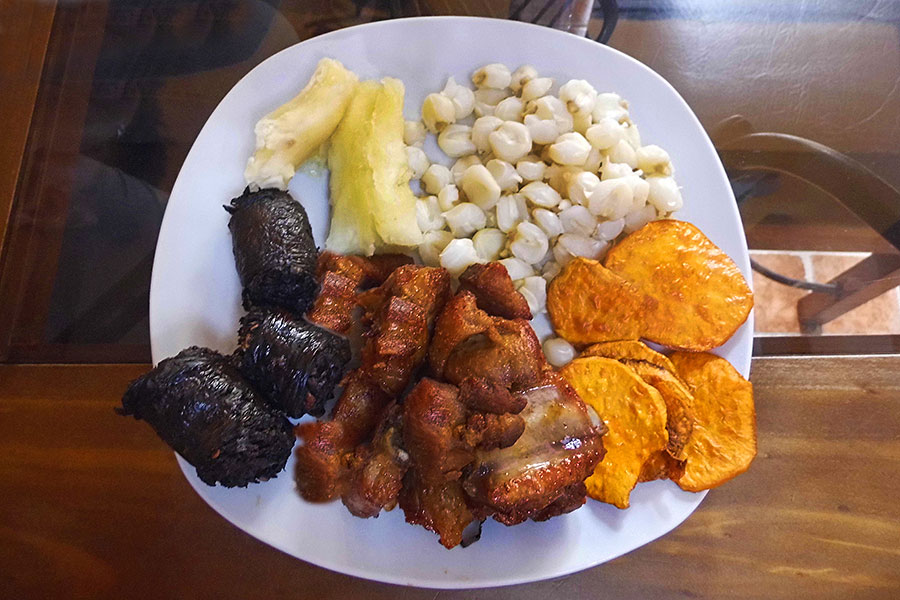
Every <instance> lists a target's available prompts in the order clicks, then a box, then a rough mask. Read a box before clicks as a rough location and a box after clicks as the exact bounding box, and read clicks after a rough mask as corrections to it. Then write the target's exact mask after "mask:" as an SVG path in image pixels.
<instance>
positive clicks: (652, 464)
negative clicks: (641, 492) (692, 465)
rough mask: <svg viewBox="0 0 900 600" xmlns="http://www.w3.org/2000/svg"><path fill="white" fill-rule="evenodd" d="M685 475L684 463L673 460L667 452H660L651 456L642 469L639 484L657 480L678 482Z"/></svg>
mask: <svg viewBox="0 0 900 600" xmlns="http://www.w3.org/2000/svg"><path fill="white" fill-rule="evenodd" d="M683 473H684V461H683V460H678V459H675V458H672V455H671V454H669V453H668V452H666V451H665V450H660V451H659V452H656V453H654V454H653V456H651V457H650V458H649V459H648V460H647V462H645V463H644V466H643V467H642V468H641V474H640V475H639V476H638V483H642V482H644V481H655V480H657V479H673V480H677V479H678V478H679V477H681V475H682V474H683Z"/></svg>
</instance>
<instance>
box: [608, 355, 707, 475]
mask: <svg viewBox="0 0 900 600" xmlns="http://www.w3.org/2000/svg"><path fill="white" fill-rule="evenodd" d="M623 363H624V364H625V365H626V366H628V367H630V368H631V369H632V370H633V371H634V372H635V373H636V374H637V375H638V377H640V378H641V379H643V380H644V383H646V384H648V385H651V386H653V387H654V388H656V391H658V392H659V395H660V396H662V399H663V401H664V402H665V403H666V432H667V433H668V435H669V442H668V444H666V452H668V453H669V454H670V455H671V456H672V458H676V459H683V458H684V447H685V446H686V445H687V443H688V441H689V440H690V439H691V432H692V431H693V429H694V412H693V408H692V407H693V404H694V397H693V396H692V395H691V392H690V390H689V389H688V387H687V386H686V385H685V384H684V383H683V382H682V381H681V380H679V379H678V377H676V376H675V375H673V374H672V373H670V372H669V371H666V370H665V369H662V368H660V367H657V366H656V365H651V364H650V363H648V362H644V361H638V360H626V361H623Z"/></svg>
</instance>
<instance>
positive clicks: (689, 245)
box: [604, 219, 753, 352]
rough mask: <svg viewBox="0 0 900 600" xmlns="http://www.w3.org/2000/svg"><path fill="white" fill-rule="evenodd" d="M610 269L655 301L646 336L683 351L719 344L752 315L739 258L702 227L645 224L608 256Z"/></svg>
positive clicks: (679, 223)
mask: <svg viewBox="0 0 900 600" xmlns="http://www.w3.org/2000/svg"><path fill="white" fill-rule="evenodd" d="M604 265H605V266H606V268H607V269H609V270H610V271H613V272H614V273H616V274H618V275H620V276H621V277H623V278H624V279H626V280H628V281H629V282H631V283H632V284H634V285H635V286H636V287H637V288H638V289H640V290H641V291H642V292H643V293H646V294H647V295H649V296H650V297H651V298H653V299H654V300H656V301H657V302H656V304H655V310H652V311H648V312H646V313H645V323H644V326H643V330H642V332H641V333H642V337H644V338H646V339H648V340H651V341H654V342H657V343H659V344H662V345H664V346H669V347H671V348H678V349H681V350H691V351H694V352H700V351H704V350H710V349H712V348H715V347H716V346H720V345H722V344H723V343H725V341H726V340H728V338H730V337H731V336H732V335H733V334H734V332H735V331H736V330H737V328H738V327H740V325H741V323H743V322H744V321H745V320H746V319H747V315H749V314H750V309H751V308H752V307H753V293H752V292H751V291H750V287H749V286H748V285H747V282H746V280H745V279H744V276H743V275H742V274H741V272H740V270H739V269H738V268H737V266H736V265H735V264H734V262H733V261H732V260H731V259H730V258H729V257H728V255H727V254H725V253H724V252H723V251H722V250H720V249H719V248H718V246H716V245H715V244H713V243H712V242H711V241H710V240H709V238H707V237H706V236H705V235H704V234H703V232H701V231H700V230H699V229H697V227H695V226H694V225H692V224H690V223H686V222H684V221H675V220H672V219H663V220H661V221H653V222H651V223H648V224H647V225H644V226H643V227H641V228H640V229H638V230H637V231H635V232H634V233H632V234H631V235H629V236H628V237H626V238H625V239H624V240H622V241H621V242H620V243H619V244H617V245H616V246H615V247H613V248H612V249H611V250H610V251H609V253H608V254H607V256H606V260H605V261H604Z"/></svg>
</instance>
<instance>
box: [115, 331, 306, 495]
mask: <svg viewBox="0 0 900 600" xmlns="http://www.w3.org/2000/svg"><path fill="white" fill-rule="evenodd" d="M118 412H119V413H120V414H122V415H131V416H133V417H134V418H136V419H140V420H143V421H146V422H147V423H149V424H150V426H151V427H153V429H155V430H156V433H157V434H158V435H159V437H161V438H162V440H163V441H164V442H166V443H167V444H168V445H169V446H171V447H172V448H173V449H174V450H175V451H176V452H178V454H180V455H181V456H183V457H184V458H185V460H187V461H188V462H189V463H191V464H192V465H194V467H196V468H197V475H198V476H199V477H200V479H201V480H203V482H204V483H206V484H208V485H215V484H216V482H218V483H221V484H222V485H224V486H225V487H244V486H246V485H247V484H248V483H257V482H259V481H262V480H265V479H268V478H270V477H274V476H275V475H277V474H278V473H279V472H281V470H282V469H284V463H285V462H287V459H288V457H289V456H290V454H291V447H292V446H293V445H294V434H293V432H292V430H291V424H290V422H289V421H288V420H287V419H286V418H285V417H284V415H283V414H282V413H281V412H279V411H277V410H275V409H273V408H271V407H270V406H269V405H268V404H266V402H265V401H264V400H263V399H262V398H261V397H260V396H259V395H258V394H257V393H256V392H254V391H253V389H252V388H251V387H250V385H249V384H248V383H247V382H246V381H245V380H244V378H243V377H241V374H240V373H239V372H238V370H237V368H236V367H235V366H234V365H233V363H232V360H231V359H230V358H228V357H225V356H222V355H221V354H219V353H218V352H215V351H213V350H209V349H207V348H198V347H197V346H193V347H191V348H188V349H186V350H182V351H181V352H180V353H179V354H178V355H177V356H175V357H173V358H167V359H165V360H164V361H162V362H161V363H159V365H157V366H156V368H154V369H153V370H152V371H150V372H149V373H147V374H145V375H143V376H141V377H139V378H138V379H136V380H135V381H133V382H132V383H131V385H130V386H128V390H127V391H126V392H125V396H124V397H123V398H122V409H121V410H119V411H118Z"/></svg>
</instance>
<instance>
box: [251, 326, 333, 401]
mask: <svg viewBox="0 0 900 600" xmlns="http://www.w3.org/2000/svg"><path fill="white" fill-rule="evenodd" d="M238 336H239V338H240V353H241V373H243V374H244V376H245V377H246V378H247V379H249V380H250V382H251V383H252V384H253V385H254V386H255V387H256V389H257V390H259V392H260V393H261V394H262V395H263V397H264V398H266V399H267V400H268V401H269V402H270V403H272V404H273V405H274V406H276V407H278V408H280V409H281V410H283V411H284V412H286V413H287V414H288V416H290V417H301V416H303V415H304V414H307V413H309V414H311V415H316V416H319V415H322V414H323V413H324V412H325V403H326V402H328V400H329V399H331V396H332V394H333V393H334V388H335V386H336V385H337V384H338V382H340V380H341V378H342V377H343V376H344V370H345V369H346V368H347V363H349V362H350V342H349V341H347V338H345V337H343V336H340V335H337V334H335V333H332V332H330V331H328V330H326V329H322V328H321V327H318V326H316V325H313V324H312V323H308V322H306V321H304V320H303V319H299V318H294V317H292V316H291V315H290V314H289V313H287V312H284V311H281V310H272V309H266V308H253V309H251V310H250V312H249V313H248V314H247V316H245V317H244V318H243V319H241V330H240V333H239V334H238Z"/></svg>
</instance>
